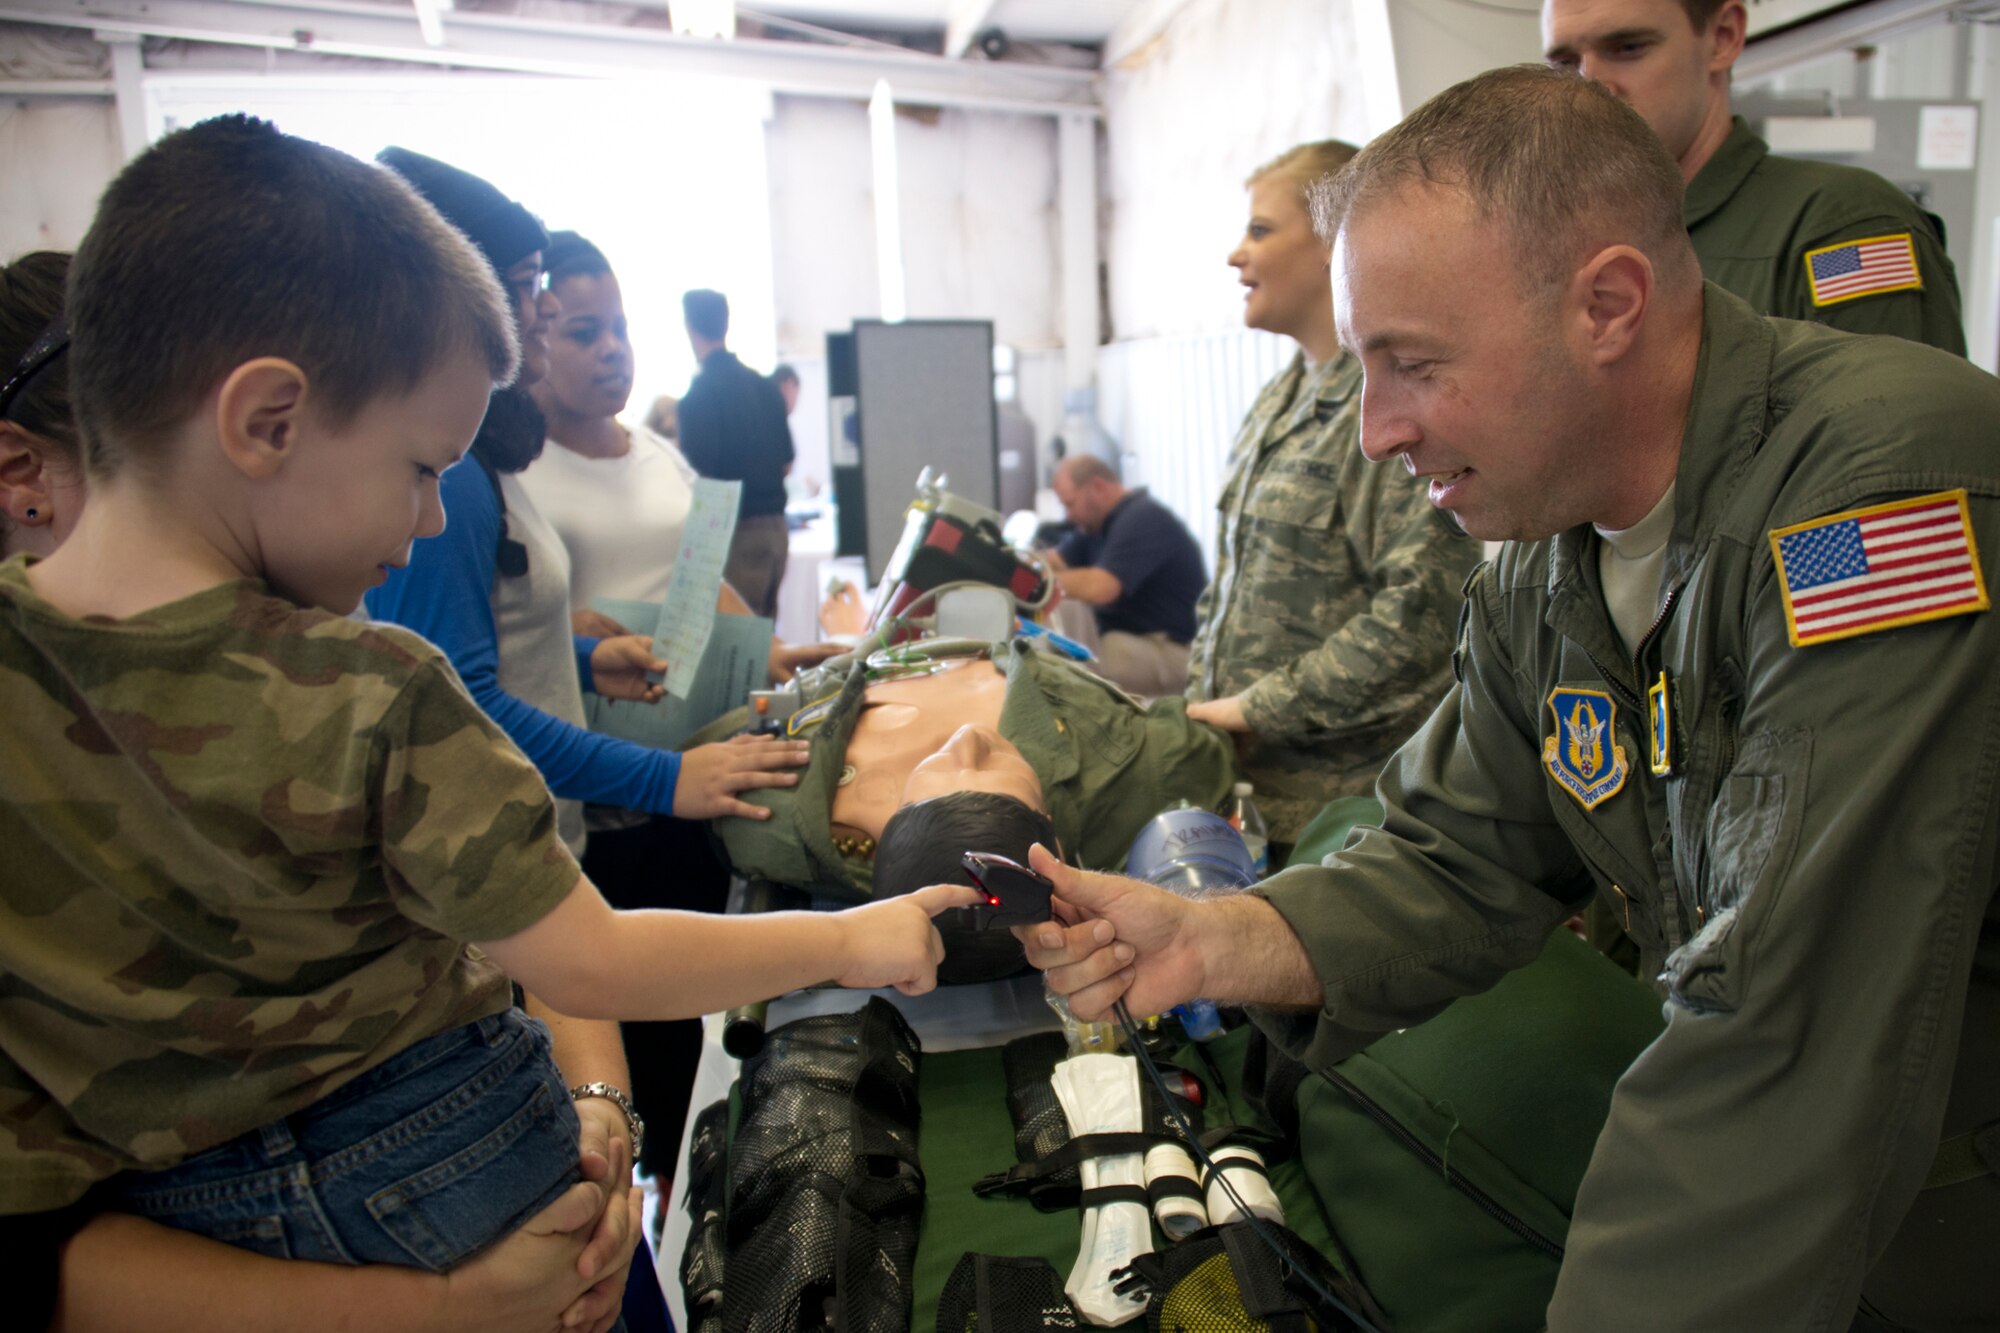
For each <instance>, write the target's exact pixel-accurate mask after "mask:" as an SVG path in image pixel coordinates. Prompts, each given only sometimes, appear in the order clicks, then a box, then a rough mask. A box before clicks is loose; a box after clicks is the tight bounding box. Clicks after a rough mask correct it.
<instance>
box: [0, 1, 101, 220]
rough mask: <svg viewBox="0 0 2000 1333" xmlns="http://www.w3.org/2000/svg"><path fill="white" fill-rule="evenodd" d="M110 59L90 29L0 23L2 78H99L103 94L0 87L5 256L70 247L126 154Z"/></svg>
mask: <svg viewBox="0 0 2000 1333" xmlns="http://www.w3.org/2000/svg"><path fill="white" fill-rule="evenodd" d="M110 77H111V60H110V57H109V56H108V55H107V54H106V52H105V49H104V47H102V46H100V45H99V44H98V43H96V42H94V41H92V40H91V39H90V38H89V36H88V35H87V34H84V33H79V32H67V31H63V30H61V29H56V28H43V27H37V26H32V25H27V24H14V23H0V82H4V83H9V84H43V83H54V82H56V81H58V80H60V81H64V82H68V81H70V80H78V81H81V84H82V85H86V86H87V85H99V86H100V87H101V90H102V95H85V96H79V97H44V96H36V97H7V96H5V94H4V93H0V180H4V181H6V183H7V185H6V188H5V189H0V259H12V258H13V257H14V256H15V255H19V254H24V253H26V252H27V251H30V250H68V249H73V248H74V247H75V245H76V243H77V242H78V241H80V240H82V239H83V233H84V231H85V229H86V228H88V227H89V226H90V215H91V212H92V211H93V210H94V209H96V207H97V196H98V194H99V193H101V192H102V191H103V189H104V186H105V183H106V182H108V181H109V180H110V179H111V177H112V174H113V173H114V172H116V171H117V170H118V166H119V163H120V162H121V160H122V159H121V157H120V155H119V148H118V118H117V109H116V107H115V106H114V105H113V103H112V100H111V98H110V96H109V80H110Z"/></svg>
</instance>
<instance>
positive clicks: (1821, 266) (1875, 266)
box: [1806, 232, 1924, 306]
mask: <svg viewBox="0 0 2000 1333" xmlns="http://www.w3.org/2000/svg"><path fill="white" fill-rule="evenodd" d="M1806 281H1807V282H1809V283H1811V284H1812V303H1813V304H1814V305H1816V306H1822V305H1838V304H1839V303H1840V302H1842V301H1852V300H1853V299H1854V298H1855V297H1857V296H1874V295H1875V294H1877V293H1878V292H1901V291H1908V290H1909V289H1910V288H1912V287H1921V286H1923V285H1924V280H1923V278H1922V277H1920V276H1919V275H1918V273H1917V248H1916V246H1915V245H1914V244H1913V243H1912V242H1911V240H1910V233H1908V232H1903V233H1901V234H1900V235H1897V236H1871V237H1869V238H1868V239H1867V240H1865V241H1842V242H1841V243H1840V244H1839V245H1825V246H1821V247H1820V248H1819V249H1817V250H1808V251H1806Z"/></svg>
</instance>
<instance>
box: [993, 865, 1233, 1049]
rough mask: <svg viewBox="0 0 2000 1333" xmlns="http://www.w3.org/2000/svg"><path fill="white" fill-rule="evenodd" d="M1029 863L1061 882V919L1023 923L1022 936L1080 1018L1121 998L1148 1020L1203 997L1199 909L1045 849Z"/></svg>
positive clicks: (1093, 1017) (1099, 1014)
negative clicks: (1071, 863) (1077, 865)
mask: <svg viewBox="0 0 2000 1333" xmlns="http://www.w3.org/2000/svg"><path fill="white" fill-rule="evenodd" d="M1028 865H1029V866H1030V867H1031V868H1032V869H1034V870H1036V871H1039V872H1040V873H1041V874H1043V875H1046V876H1048V878H1049V881H1050V883H1052V884H1054V885H1055V896H1054V898H1053V899H1052V900H1051V906H1053V907H1054V909H1055V913H1056V917H1057V919H1056V920H1055V921H1051V922H1044V923H1042V924H1040V925H1034V926H1016V927H1014V934H1015V936H1016V937H1018V938H1019V939H1020V941H1021V943H1022V944H1024V945H1026V946H1027V952H1028V962H1029V963H1031V964H1033V965H1034V966H1036V967H1038V968H1041V969H1042V970H1043V971H1044V972H1046V973H1047V974H1048V982H1049V989H1051V990H1053V991H1055V992H1056V994H1058V995H1063V996H1067V997H1068V999H1069V1007H1070V1012H1071V1013H1073V1014H1075V1015H1076V1016H1077V1017H1078V1018H1079V1019H1081V1020H1083V1021H1084V1022H1087V1023H1088V1022H1095V1021H1097V1020H1099V1019H1101V1018H1103V1017H1105V1016H1106V1015H1107V1014H1109V1013H1110V1012H1111V1007H1112V1005H1113V1004H1114V1003H1115V1002H1116V1001H1117V1000H1118V999H1119V998H1121V997H1123V998H1124V1000H1125V1002H1126V1004H1127V1005H1128V1006H1130V1008H1131V1011H1132V1014H1133V1016H1134V1017H1137V1018H1143V1017H1145V1016H1146V1015H1148V1014H1162V1013H1165V1012H1166V1011H1167V1010H1169V1009H1171V1008H1172V1007H1173V1006H1175V1005H1177V1004H1179V1003H1180V1002H1181V1001H1183V1000H1187V999H1192V998H1193V997H1194V996H1197V995H1200V994H1202V993H1203V992H1202V986H1203V980H1204V978H1203V964H1202V957H1201V953H1200V950H1199V949H1198V948H1197V947H1196V937H1197V932H1198V925H1199V921H1198V909H1197V905H1196V904H1194V903H1191V902H1189V901H1188V900H1187V899H1185V898H1181V897H1178V896H1176V895H1174V894H1171V893H1168V892H1167V891H1166V890H1165V889H1159V888H1155V887H1153V886H1152V885H1151V884H1145V883H1142V882H1140V881H1139V880H1136V879H1126V878H1125V877H1124V876H1122V875H1100V874H1094V873H1092V872H1090V871H1084V870H1077V869H1075V868H1074V867H1072V866H1066V865H1064V864H1063V863H1062V862H1061V861H1059V860H1057V859H1056V857H1055V856H1053V855H1052V854H1051V853H1050V852H1049V851H1048V850H1047V849H1046V848H1044V847H1042V846H1041V845H1040V844H1037V845H1036V846H1035V847H1034V848H1033V850H1031V851H1030V852H1029V853H1028Z"/></svg>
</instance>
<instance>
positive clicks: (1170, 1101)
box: [1112, 999, 1382, 1333]
mask: <svg viewBox="0 0 2000 1333" xmlns="http://www.w3.org/2000/svg"><path fill="white" fill-rule="evenodd" d="M1112 1012H1114V1013H1115V1014H1117V1015H1118V1023H1119V1026H1121V1027H1123V1028H1124V1029H1125V1040H1126V1041H1127V1042H1129V1043H1130V1044H1131V1047H1132V1054H1133V1055H1134V1056H1136V1057H1137V1058H1138V1061H1139V1067H1140V1068H1141V1069H1144V1070H1145V1071H1146V1076H1147V1077H1148V1078H1150V1079H1152V1080H1153V1087H1154V1089H1155V1090H1156V1091H1158V1092H1159V1094H1160V1099H1161V1100H1162V1101H1163V1102H1165V1103H1166V1106H1167V1109H1168V1110H1169V1111H1171V1112H1172V1113H1173V1117H1174V1123H1176V1124H1177V1125H1179V1126H1180V1131H1181V1133H1182V1134H1183V1135H1184V1136H1186V1138H1187V1144H1188V1150H1189V1151H1190V1152H1192V1153H1193V1154H1194V1156H1195V1160H1197V1161H1199V1162H1200V1163H1201V1165H1202V1167H1203V1168H1204V1169H1205V1170H1206V1171H1207V1172H1208V1173H1209V1174H1210V1175H1211V1176H1212V1177H1214V1179H1215V1180H1216V1181H1218V1182H1220V1184H1221V1185H1222V1192H1223V1193H1224V1194H1227V1195H1228V1196H1229V1201H1230V1202H1231V1203H1233V1204H1235V1205H1236V1211H1238V1212H1240V1213H1242V1214H1243V1220H1244V1221H1245V1222H1248V1223H1249V1224H1250V1229H1251V1230H1252V1231H1253V1232H1255V1233H1256V1235H1257V1239H1259V1240H1261V1241H1263V1242H1264V1244H1265V1245H1266V1246H1268V1247H1270V1250H1271V1253H1272V1254H1274V1255H1275V1256H1277V1260H1278V1272H1279V1274H1280V1275H1281V1277H1282V1275H1283V1274H1285V1273H1290V1274H1292V1275H1293V1276H1294V1277H1296V1278H1298V1279H1299V1281H1301V1282H1303V1283H1305V1284H1306V1286H1308V1287H1310V1288H1311V1289H1312V1292H1313V1294H1314V1295H1315V1296H1317V1297H1319V1298H1320V1299H1321V1300H1322V1301H1325V1302H1326V1303H1327V1305H1329V1306H1330V1307H1332V1308H1333V1309H1335V1310H1338V1311H1340V1313H1342V1314H1343V1315H1346V1316H1347V1317H1348V1319H1350V1320H1352V1321H1353V1323H1354V1326H1355V1327H1356V1328H1358V1329H1360V1330H1361V1333H1382V1330H1381V1329H1379V1328H1377V1327H1376V1326H1375V1325H1373V1324H1371V1323H1369V1322H1368V1321H1367V1320H1366V1319H1364V1318H1362V1317H1361V1315H1360V1313H1359V1312H1358V1311H1356V1310H1354V1309H1353V1308H1352V1307H1350V1306H1349V1305H1348V1304H1347V1302H1345V1301H1343V1300H1341V1299H1340V1297H1338V1296H1336V1295H1334V1294H1333V1293H1332V1292H1330V1291H1328V1290H1327V1289H1326V1288H1325V1287H1323V1286H1321V1285H1320V1283H1319V1280H1318V1279H1317V1278H1315V1277H1314V1276H1313V1275H1312V1274H1311V1273H1308V1272H1306V1270H1305V1269H1303V1268H1301V1267H1299V1266H1298V1265H1297V1264H1294V1263H1293V1262H1292V1257H1291V1255H1289V1254H1287V1253H1286V1252H1285V1247H1284V1246H1283V1245H1280V1244H1279V1243H1278V1238H1277V1237H1276V1236H1274V1235H1272V1234H1271V1230H1270V1228H1269V1227H1266V1226H1265V1225H1264V1220H1263V1219H1262V1218H1260V1217H1258V1216H1257V1214H1255V1213H1253V1212H1251V1211H1250V1206H1249V1205H1248V1204H1246V1203H1244V1202H1243V1196H1242V1195H1240V1194H1238V1193H1237V1192H1236V1186H1234V1185H1232V1184H1231V1183H1230V1182H1229V1177H1228V1175H1226V1174H1225V1173H1224V1168H1222V1167H1220V1166H1217V1165H1216V1162H1215V1158H1214V1157H1212V1156H1211V1155H1210V1154H1209V1151H1208V1149H1206V1148H1204V1147H1202V1145H1201V1135H1200V1134H1198V1133H1196V1132H1195V1128H1194V1124H1193V1122H1191V1121H1190V1120H1189V1119H1188V1118H1187V1113H1186V1112H1185V1111H1183V1110H1181V1108H1180V1103H1179V1102H1177V1101H1175V1100H1174V1095H1173V1093H1171V1092H1169V1091H1168V1090H1167V1080H1166V1079H1165V1078H1164V1077H1163V1076H1162V1075H1161V1073H1160V1067H1159V1066H1158V1065H1156V1064H1154V1063H1153V1057H1152V1056H1151V1055H1150V1054H1148V1053H1147V1050H1146V1047H1145V1044H1144V1043H1143V1042H1141V1041H1140V1040H1139V1025H1138V1024H1137V1023H1134V1022H1133V1021H1132V1011H1131V1010H1130V1009H1127V1008H1126V1007H1125V1001H1124V1000H1123V999H1120V1000H1119V1001H1118V1002H1117V1003H1116V1004H1115V1005H1113V1006H1112Z"/></svg>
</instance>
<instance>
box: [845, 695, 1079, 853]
mask: <svg viewBox="0 0 2000 1333" xmlns="http://www.w3.org/2000/svg"><path fill="white" fill-rule="evenodd" d="M1006 697H1007V678H1006V677H1005V676H1003V675H1001V674H1000V672H999V671H997V670H995V669H994V667H993V664H992V663H991V662H989V661H985V660H980V659H972V658H967V659H964V660H962V661H956V662H950V663H947V664H945V669H944V670H942V671H940V672H939V673H938V674H936V675H932V676H913V677H909V678H906V679H903V680H888V681H883V682H881V683H880V684H876V685H871V686H869V687H868V690H867V692H866V694H865V695H864V696H863V703H862V707H861V716H860V717H859V718H857V719H856V720H855V723H854V734H853V735H852V736H850V737H849V738H848V741H847V759H846V764H847V768H849V769H852V770H853V776H852V777H848V776H847V774H846V772H845V771H844V770H843V773H842V781H841V783H840V785H839V788H838V790H836V791H835V793H834V797H833V812H832V819H833V830H834V835H835V836H836V837H853V836H859V837H864V838H871V839H879V838H880V837H881V836H882V829H883V826H884V825H886V824H887V823H888V822H889V819H890V817H891V816H893V815H894V814H895V813H896V811H897V810H899V809H901V808H902V807H903V806H905V805H910V804H912V803H914V802H916V801H922V800H928V799H930V798H931V797H933V796H943V795H946V794H948V793H950V792H955V791H993V792H998V793H999V794H1001V795H1003V796H1011V797H1013V798H1014V799H1015V800H1018V801H1020V802H1021V803H1022V804H1024V805H1026V806H1029V807H1030V808H1031V809H1035V810H1039V811H1042V812H1043V813H1047V811H1048V802H1047V801H1046V800H1045V799H1044V798H1043V796H1042V782H1041V779H1040V778H1039V777H1037V776H1036V774H1035V770H1034V767H1033V766H1032V765H1031V764H1029V763H1028V761H1027V760H1026V759H1025V758H1023V757H1022V755H1021V751H1020V750H1019V749H1018V748H1017V747H1016V746H1015V745H1014V744H1013V742H1011V741H1009V740H1007V739H1006V738H1005V737H1003V736H1002V735H1001V734H1000V707H1001V704H1002V703H1003V702H1005V700H1006Z"/></svg>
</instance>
